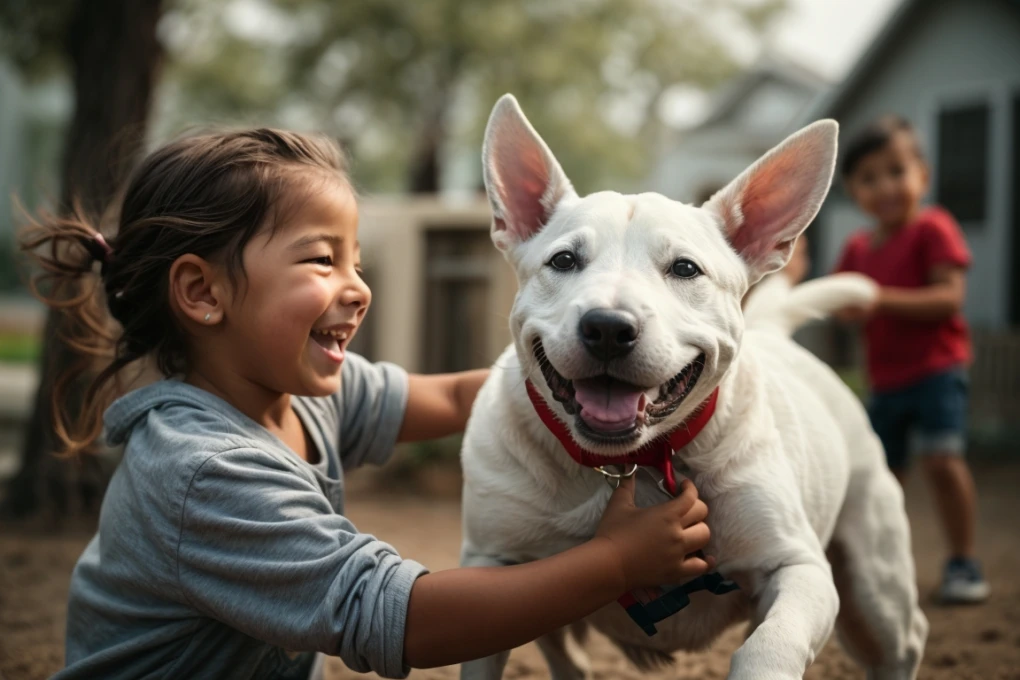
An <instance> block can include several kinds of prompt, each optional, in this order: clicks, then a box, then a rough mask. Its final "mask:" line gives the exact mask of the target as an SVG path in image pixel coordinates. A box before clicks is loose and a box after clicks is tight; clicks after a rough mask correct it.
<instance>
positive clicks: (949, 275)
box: [836, 116, 989, 603]
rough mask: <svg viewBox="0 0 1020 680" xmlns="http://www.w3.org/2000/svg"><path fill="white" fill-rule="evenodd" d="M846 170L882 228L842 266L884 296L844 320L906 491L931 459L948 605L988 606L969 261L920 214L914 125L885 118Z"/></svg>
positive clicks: (854, 147) (958, 239)
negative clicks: (976, 465)
mask: <svg viewBox="0 0 1020 680" xmlns="http://www.w3.org/2000/svg"><path fill="white" fill-rule="evenodd" d="M841 171H842V175H843V179H844V181H845V183H846V187H847V189H848V190H849V192H850V194H851V196H852V197H853V199H854V200H855V201H856V202H857V205H858V206H859V207H860V208H861V210H863V211H864V212H865V213H867V214H868V215H870V216H872V217H873V218H874V219H875V221H876V224H875V226H874V227H873V228H871V229H869V230H864V231H861V232H858V233H856V234H854V235H853V236H851V237H850V239H849V240H848V241H847V243H846V245H845V246H844V249H843V254H842V256H841V257H840V260H839V264H838V265H837V267H836V268H837V270H838V271H855V272H860V273H862V274H866V275H867V276H870V277H871V278H873V279H874V280H875V281H876V282H877V283H878V284H879V286H880V288H879V294H878V297H877V299H876V301H875V303H874V305H873V306H872V307H870V308H868V309H859V308H855V309H848V310H844V311H843V312H842V313H841V314H840V318H841V319H843V320H844V321H857V322H864V324H865V326H864V333H865V344H866V348H867V366H868V377H869V379H870V383H871V388H872V392H873V395H872V400H871V404H870V405H869V409H868V411H869V415H870V416H871V423H872V426H873V427H874V429H875V432H876V433H877V434H878V436H879V437H880V438H881V440H882V444H883V445H884V447H885V452H886V458H887V460H888V463H889V467H890V468H891V469H892V471H893V473H895V475H896V477H897V478H898V479H899V480H900V482H901V483H902V482H903V480H904V478H905V476H906V472H907V462H908V457H909V454H911V453H914V454H916V455H918V456H919V457H920V458H921V460H922V464H923V468H924V470H925V472H926V473H927V475H926V476H927V478H928V480H929V482H930V484H931V486H932V491H933V496H934V498H935V503H936V505H937V506H938V510H939V514H940V516H941V518H942V523H943V526H944V529H945V532H946V536H947V538H948V541H949V546H950V551H951V554H950V558H949V560H948V561H947V563H946V566H945V571H944V573H943V580H942V587H941V590H940V596H941V599H942V600H943V602H946V603H960V602H980V601H982V600H984V599H986V598H987V597H988V594H989V586H988V583H987V582H986V581H985V580H984V578H983V577H982V575H981V568H980V565H979V564H978V562H977V561H976V560H975V559H974V555H973V550H974V523H975V499H974V495H975V494H974V481H973V478H972V477H971V474H970V469H969V468H968V467H967V462H966V460H964V457H963V454H964V447H965V435H966V412H967V377H966V367H967V365H968V364H969V363H970V359H971V348H970V336H969V333H968V330H967V324H966V322H965V321H964V319H963V316H962V314H961V309H962V307H963V300H964V291H965V273H966V270H967V267H968V266H969V265H970V252H969V251H968V249H967V244H966V242H965V241H964V238H963V234H962V233H961V232H960V228H959V226H958V225H957V224H956V220H954V219H953V216H952V215H950V214H949V212H947V211H946V210H945V209H943V208H940V207H924V206H922V205H921V199H922V198H923V197H924V195H925V194H926V193H927V191H928V166H927V164H926V163H925V161H924V158H923V156H922V154H921V149H920V145H919V144H918V141H917V138H916V136H915V135H914V131H913V128H912V127H911V125H910V123H909V122H907V121H906V120H904V119H902V118H899V117H895V116H890V117H885V118H881V119H879V120H878V121H875V122H874V123H872V124H871V125H870V126H869V127H868V128H866V129H865V130H863V131H862V132H861V133H860V134H859V135H858V136H857V137H856V138H855V139H853V140H852V141H851V143H850V144H849V145H848V146H847V149H846V151H845V155H844V158H843V163H842V167H841Z"/></svg>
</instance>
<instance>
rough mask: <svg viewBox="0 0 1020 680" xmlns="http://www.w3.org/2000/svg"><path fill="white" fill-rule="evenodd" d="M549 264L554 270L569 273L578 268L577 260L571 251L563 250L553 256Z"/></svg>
mask: <svg viewBox="0 0 1020 680" xmlns="http://www.w3.org/2000/svg"><path fill="white" fill-rule="evenodd" d="M549 264H551V265H552V267H553V269H559V270H560V271H568V270H570V269H573V268H574V267H576V266H577V258H576V257H574V254H573V253H572V252H570V251H569V250H562V251H560V252H558V253H556V254H555V255H553V256H552V259H551V260H549Z"/></svg>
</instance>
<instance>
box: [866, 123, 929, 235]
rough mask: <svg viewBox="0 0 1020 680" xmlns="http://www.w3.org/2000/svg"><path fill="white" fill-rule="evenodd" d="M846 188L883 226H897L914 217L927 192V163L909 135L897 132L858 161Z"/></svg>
mask: <svg viewBox="0 0 1020 680" xmlns="http://www.w3.org/2000/svg"><path fill="white" fill-rule="evenodd" d="M847 188H848V189H849V191H850V195H851V196H853V199H854V200H855V201H856V202H857V205H859V206H860V207H861V210H863V211H864V212H866V213H868V214H869V215H871V216H872V217H874V218H875V219H877V220H878V221H879V223H880V224H881V225H882V226H887V227H899V226H902V225H903V224H905V223H906V222H908V221H909V220H910V219H911V218H913V216H914V215H915V213H916V212H917V210H918V208H919V207H920V205H921V199H922V198H923V197H924V194H925V193H927V191H928V166H927V165H925V163H924V161H922V160H921V158H920V156H919V155H918V152H917V147H916V142H915V141H914V139H913V138H912V137H911V135H910V134H909V133H905V132H898V133H896V134H894V135H893V136H892V137H891V138H890V139H889V142H888V143H887V144H886V145H885V146H884V147H882V148H881V149H878V150H876V151H873V152H871V153H869V154H868V155H867V156H864V157H863V158H862V159H861V160H860V161H859V162H858V163H857V167H856V168H854V171H853V173H851V175H850V177H849V178H848V179H847Z"/></svg>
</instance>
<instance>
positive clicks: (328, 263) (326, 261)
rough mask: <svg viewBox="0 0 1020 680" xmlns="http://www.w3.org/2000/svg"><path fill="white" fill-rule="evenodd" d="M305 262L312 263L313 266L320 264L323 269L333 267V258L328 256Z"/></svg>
mask: <svg viewBox="0 0 1020 680" xmlns="http://www.w3.org/2000/svg"><path fill="white" fill-rule="evenodd" d="M305 262H310V263H312V264H319V265H322V266H323V267H332V266H333V258H332V257H330V256H328V255H323V256H322V257H313V258H312V259H310V260H305Z"/></svg>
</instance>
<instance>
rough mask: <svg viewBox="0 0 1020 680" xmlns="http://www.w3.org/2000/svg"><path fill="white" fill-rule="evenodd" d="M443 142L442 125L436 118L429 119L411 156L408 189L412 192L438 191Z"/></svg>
mask: <svg viewBox="0 0 1020 680" xmlns="http://www.w3.org/2000/svg"><path fill="white" fill-rule="evenodd" d="M442 143H443V127H442V123H441V122H440V121H439V120H438V119H437V118H432V119H430V120H429V121H428V122H427V123H426V125H425V127H424V128H423V129H422V133H421V137H419V139H418V144H417V146H416V147H415V151H414V156H413V157H412V158H411V167H410V172H409V181H408V189H409V190H410V192H411V193H412V194H437V193H439V173H440V163H439V152H440V150H441V149H442Z"/></svg>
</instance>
